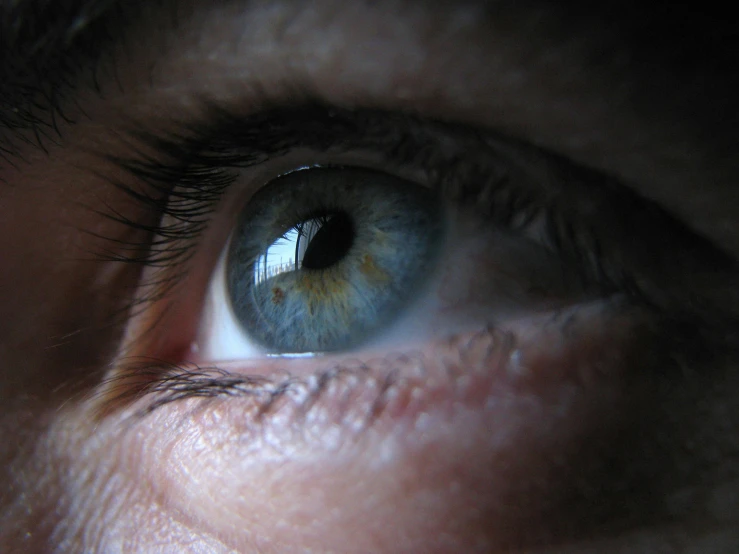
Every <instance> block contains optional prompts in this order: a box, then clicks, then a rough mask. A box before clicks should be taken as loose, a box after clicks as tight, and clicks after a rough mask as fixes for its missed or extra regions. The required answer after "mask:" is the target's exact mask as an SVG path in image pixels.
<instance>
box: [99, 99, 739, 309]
mask: <svg viewBox="0 0 739 554" xmlns="http://www.w3.org/2000/svg"><path fill="white" fill-rule="evenodd" d="M203 111H204V113H205V116H203V117H202V118H200V119H198V120H196V121H194V122H186V123H182V124H178V125H176V126H175V128H176V129H178V130H177V131H176V132H170V133H166V134H164V135H162V134H160V133H157V132H152V131H150V130H147V129H146V128H145V127H141V126H140V127H134V128H133V129H132V130H130V131H129V136H130V137H131V140H132V146H134V152H135V153H134V154H133V155H131V156H129V157H125V158H124V157H112V156H110V155H106V156H105V157H106V158H107V159H108V160H109V161H111V162H112V163H114V164H115V165H117V166H119V167H121V168H123V169H124V170H125V171H126V172H127V173H128V174H129V175H131V176H132V177H133V184H131V183H129V182H113V185H114V186H116V187H117V188H119V189H120V190H122V191H124V192H125V193H126V194H127V195H129V196H130V197H132V198H134V199H135V200H136V201H137V202H138V203H140V204H142V205H143V206H145V210H143V211H144V212H146V213H147V214H148V217H149V221H148V222H146V221H141V220H136V219H134V218H129V217H126V216H124V215H122V214H119V213H116V212H112V211H111V212H108V213H104V215H105V216H106V217H109V218H111V219H114V220H115V221H117V222H119V223H121V224H124V225H127V226H129V227H134V228H137V229H139V230H140V231H142V232H145V233H146V234H147V235H148V236H149V239H148V241H149V242H148V245H149V248H148V250H147V251H146V253H145V254H143V255H141V254H138V255H136V256H129V255H128V254H126V253H123V254H117V261H123V262H127V263H135V264H140V265H143V266H160V267H165V268H166V269H167V271H166V272H165V277H164V278H163V280H162V281H160V282H158V283H156V286H154V285H155V283H153V282H150V283H142V287H141V288H142V289H147V290H148V291H149V292H148V293H147V294H145V295H143V296H138V297H137V299H136V301H135V302H136V306H140V307H141V309H144V307H145V305H146V304H147V303H148V302H150V301H151V300H153V299H159V298H162V297H164V296H166V294H168V292H169V291H170V290H171V288H172V287H173V286H175V285H176V284H177V283H178V282H179V280H180V277H181V276H182V275H183V273H182V272H183V271H184V270H183V269H178V268H182V267H183V266H184V265H185V263H186V262H187V261H188V260H189V259H190V257H191V256H192V254H193V252H194V249H195V248H196V247H197V245H198V240H199V237H200V236H201V235H202V233H203V232H205V231H206V230H207V228H208V225H209V223H210V217H211V215H212V213H213V211H214V210H215V208H216V207H217V206H218V205H219V202H220V201H221V199H222V198H223V196H224V194H225V193H226V192H227V191H228V190H229V189H230V188H231V187H232V186H233V184H234V182H235V180H236V179H237V178H238V170H239V169H242V168H248V167H251V166H254V165H257V164H259V163H262V162H265V161H267V160H269V159H270V158H273V157H277V156H280V155H282V154H285V153H287V152H289V151H291V150H293V149H297V148H304V149H307V150H309V151H314V152H326V151H333V152H336V153H340V152H344V151H349V152H350V151H354V150H360V149H365V150H367V149H370V150H373V151H375V152H378V153H379V154H380V155H381V156H382V157H383V158H385V159H387V160H388V162H390V163H392V164H396V165H398V166H403V165H410V166H413V167H420V168H422V169H424V171H425V172H426V174H427V176H428V178H429V180H430V181H431V183H432V184H433V185H435V186H436V187H437V188H438V189H439V192H440V193H441V194H442V195H444V196H446V197H449V199H450V200H452V201H456V202H460V203H468V204H475V205H476V208H477V209H478V211H479V212H480V215H481V216H482V217H484V218H488V219H490V220H491V221H492V222H493V223H495V224H497V225H499V226H502V227H504V228H508V229H511V230H521V229H525V228H526V227H527V226H528V225H529V224H530V223H531V222H532V221H534V220H538V221H542V222H543V229H544V236H543V237H539V238H540V239H541V240H543V241H544V242H545V243H546V244H547V245H548V246H549V247H551V249H552V250H553V251H555V252H556V253H557V254H559V255H561V256H564V257H566V259H567V260H569V261H570V262H571V265H572V266H573V267H574V268H575V269H576V270H577V271H578V272H579V275H580V280H581V281H582V284H584V285H587V286H591V287H592V286H596V287H597V288H598V289H599V290H600V291H601V293H603V294H606V293H613V292H615V291H618V292H622V293H626V294H627V295H629V296H630V297H631V298H632V301H634V302H638V303H640V304H644V305H645V306H650V307H652V308H654V309H658V310H669V311H675V312H676V313H681V312H686V313H685V314H684V315H683V317H684V318H685V320H686V321H689V320H690V319H691V318H695V317H698V318H699V320H700V321H701V322H702V321H705V320H706V317H705V316H706V312H707V311H708V312H711V311H712V310H715V309H717V308H718V309H719V310H720V307H714V306H712V305H710V306H699V307H700V308H701V309H700V310H693V312H692V313H691V312H690V310H691V309H693V308H695V307H696V306H697V304H694V305H693V306H687V308H688V309H687V310H686V306H683V304H685V303H684V302H682V296H680V292H681V291H680V289H679V287H677V288H676V287H673V288H671V287H670V285H671V284H672V283H671V282H670V280H669V279H667V278H668V277H669V278H671V277H672V272H671V268H670V266H669V264H670V262H671V260H670V258H669V257H667V258H665V257H664V256H662V257H657V258H656V259H654V260H651V259H649V255H651V253H652V252H654V251H655V250H656V251H657V252H659V251H660V250H664V245H660V244H659V240H660V237H669V238H673V239H674V242H675V243H676V244H678V245H682V244H689V245H692V247H691V248H689V249H688V250H690V252H688V253H687V255H683V254H684V253H682V252H679V254H680V255H681V256H682V258H680V259H677V260H676V266H677V267H678V268H679V269H684V268H685V264H686V261H687V262H688V263H690V264H693V266H695V267H696V268H700V267H703V266H704V267H709V269H710V268H713V269H718V270H720V271H726V269H727V268H729V267H731V263H730V262H729V261H728V260H727V259H726V257H725V256H722V255H721V253H720V252H718V251H717V250H716V249H715V248H713V247H712V246H711V245H710V244H709V243H707V241H704V240H702V239H701V238H700V237H697V236H696V235H694V234H692V233H691V232H690V231H688V230H687V229H686V228H685V227H684V225H682V224H680V223H679V222H677V221H676V220H675V219H674V218H672V217H671V216H670V215H669V214H667V213H666V212H664V210H662V209H661V208H660V207H658V206H656V205H655V204H653V203H651V202H649V201H648V200H646V199H642V198H639V197H637V195H636V194H635V193H634V192H633V191H630V190H629V189H627V188H626V187H625V186H623V185H621V184H620V183H618V182H616V181H615V179H613V178H610V177H607V176H605V175H603V174H601V173H598V172H595V171H593V170H589V169H586V168H583V167H580V166H578V165H576V164H574V163H573V162H571V161H569V160H565V159H564V158H561V157H559V156H556V155H554V154H551V153H547V152H544V151H540V150H538V149H535V148H533V147H531V146H528V145H522V144H520V143H518V142H517V141H515V140H514V139H508V138H501V137H500V136H499V135H497V134H495V133H493V132H488V131H479V130H474V129H469V128H466V127H463V128H460V127H459V126H455V125H452V124H447V123H443V122H437V121H430V120H425V119H422V118H419V117H416V116H413V115H409V114H404V113H388V112H381V111H377V110H346V109H339V108H336V107H332V106H327V105H324V104H322V103H320V102H315V101H310V100H301V101H299V102H298V103H297V104H296V105H294V106H291V107H284V106H265V108H264V109H263V110H262V111H260V112H258V113H256V114H253V115H250V116H246V117H244V116H241V115H239V114H238V113H233V112H231V111H228V110H225V109H223V108H221V107H219V106H216V105H212V104H207V103H206V104H205V107H204V110H203ZM438 137H443V138H444V141H443V145H442V144H441V141H440V140H439V138H438ZM450 137H451V140H449V139H450ZM503 144H504V145H506V147H503V146H499V145H503ZM511 145H512V146H511ZM510 149H514V150H515V151H516V152H522V153H523V154H522V156H523V158H522V159H523V161H521V160H517V161H518V166H516V165H515V164H514V163H513V161H512V160H511V158H510V154H509V153H508V152H507V151H506V150H510ZM521 165H526V166H527V165H531V166H532V169H531V171H530V174H529V168H528V167H525V168H523V169H521V167H520V166H521ZM534 166H538V170H539V171H540V172H543V175H544V177H545V178H543V179H541V180H542V181H547V183H546V184H543V183H540V182H538V181H537V179H538V178H540V177H541V175H539V176H538V177H537V172H536V170H535V169H536V168H535V167H534ZM513 167H516V168H517V169H516V170H517V171H519V175H518V176H511V175H510V174H509V173H510V171H511V169H510V168H513ZM521 175H523V176H524V177H523V179H522V178H521ZM521 181H525V182H521ZM582 196H587V203H588V206H586V209H587V208H588V207H589V205H590V204H594V205H597V203H598V202H600V203H601V204H602V205H604V206H606V207H607V208H608V209H609V210H611V212H612V214H611V219H614V218H616V219H617V221H616V225H614V226H613V228H609V229H605V231H606V234H607V235H608V239H609V240H608V241H607V242H606V243H604V242H603V240H602V239H603V236H602V235H603V234H604V229H602V228H601V229H597V230H596V229H594V228H593V226H594V225H597V224H598V221H597V220H596V221H595V223H593V221H590V220H587V218H585V217H583V216H581V214H580V213H579V212H578V210H581V208H579V207H578V206H577V205H576V204H577V202H578V197H582ZM613 214H616V215H615V216H614V215H613ZM627 217H631V218H632V219H633V220H634V221H638V226H637V227H636V228H633V226H632V225H631V224H630V222H628V221H625V220H624V221H621V220H620V219H618V218H624V219H625V218H627ZM591 219H592V218H591ZM638 233H641V234H642V235H643V237H640V242H639V244H637V245H636V246H634V247H633V248H632V246H633V245H629V244H624V243H626V242H628V241H626V240H625V239H626V238H628V237H629V236H633V235H634V234H638ZM655 245H656V246H658V248H655ZM128 247H130V249H131V250H132V251H134V252H140V248H141V243H140V242H136V243H132V244H129V245H128ZM630 249H631V250H630ZM124 250H125V248H124ZM100 257H103V258H104V259H110V257H109V256H108V257H106V255H105V253H103V254H102V255H101V256H100ZM680 264H682V266H681V265H680ZM160 279H161V278H160ZM130 308H131V307H130V306H129V307H127V309H128V310H129V311H130Z"/></svg>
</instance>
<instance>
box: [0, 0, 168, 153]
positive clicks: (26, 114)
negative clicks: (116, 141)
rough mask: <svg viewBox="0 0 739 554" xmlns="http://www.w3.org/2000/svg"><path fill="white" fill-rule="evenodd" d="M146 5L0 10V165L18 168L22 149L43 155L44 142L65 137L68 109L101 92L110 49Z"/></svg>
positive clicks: (86, 0)
mask: <svg viewBox="0 0 739 554" xmlns="http://www.w3.org/2000/svg"><path fill="white" fill-rule="evenodd" d="M144 4H145V3H144V2H136V1H134V2H125V0H10V1H9V2H3V3H2V4H0V56H1V57H0V159H4V160H5V161H6V162H9V163H13V160H12V158H14V157H15V156H17V155H18V154H19V152H18V148H19V146H20V144H22V143H31V144H34V145H36V146H38V147H40V148H42V149H43V148H44V143H45V141H46V140H51V141H54V140H55V139H56V138H58V137H59V126H58V125H59V120H64V121H67V122H71V121H72V117H71V115H70V114H69V111H68V108H69V106H71V105H73V98H74V92H75V89H76V87H78V86H80V85H81V84H86V85H88V86H89V87H90V88H92V89H93V90H95V89H99V87H98V84H97V75H96V70H97V68H98V67H99V64H100V63H101V61H102V60H103V59H104V58H105V57H106V56H110V50H111V46H112V45H113V44H114V43H116V42H118V41H120V39H121V37H122V35H123V33H124V32H125V30H126V29H127V28H129V27H130V26H131V23H132V21H133V20H134V19H135V18H136V17H137V16H139V13H140V12H141V11H142V7H143V6H144ZM153 4H157V5H161V4H162V2H160V1H159V0H156V1H154V2H153ZM111 61H112V60H111ZM81 80H84V81H85V82H84V83H81V82H80V81H81ZM75 111H77V110H75Z"/></svg>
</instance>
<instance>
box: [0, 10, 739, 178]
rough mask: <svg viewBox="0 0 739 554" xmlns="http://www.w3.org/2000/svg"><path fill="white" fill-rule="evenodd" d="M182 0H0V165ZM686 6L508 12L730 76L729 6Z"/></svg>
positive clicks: (48, 132) (54, 126)
mask: <svg viewBox="0 0 739 554" xmlns="http://www.w3.org/2000/svg"><path fill="white" fill-rule="evenodd" d="M473 1H474V0H473ZM480 1H484V0H480ZM244 2H245V3H247V2H248V0H244ZM186 3H193V4H197V0H196V1H195V2H186V1H184V0H148V1H142V0H7V1H5V2H2V1H0V164H1V163H2V162H3V161H4V162H6V163H10V164H13V163H14V160H15V159H16V158H17V157H18V156H20V150H21V146H23V145H26V144H30V145H32V146H36V147H39V148H41V149H45V146H44V144H45V143H46V142H47V141H51V142H54V141H56V140H57V139H59V138H60V132H59V122H60V121H64V122H65V123H74V121H75V119H76V118H77V117H79V116H80V115H81V114H82V115H83V114H84V110H83V109H82V108H81V107H80V106H79V105H77V104H76V103H75V97H76V92H77V90H78V89H79V88H80V87H87V88H89V89H92V90H97V91H99V90H100V84H99V82H98V75H99V71H100V69H101V67H103V66H104V65H105V66H107V68H109V69H110V70H111V71H112V72H113V74H114V72H115V60H114V59H113V46H114V45H116V44H118V43H120V42H122V41H124V40H125V35H126V33H127V32H129V30H132V29H135V28H136V27H137V22H138V21H143V20H146V19H148V20H151V19H152V17H161V16H162V14H167V13H169V14H170V15H171V16H172V17H171V18H170V19H171V21H170V22H174V21H175V20H176V18H177V15H176V12H177V9H178V7H179V6H180V5H183V4H186ZM217 3H218V2H217V1H216V2H215V3H214V5H216V4H217ZM485 3H486V4H488V5H489V10H490V12H491V13H495V12H496V11H497V9H498V7H502V8H503V9H504V10H506V9H509V8H510V5H508V3H507V2H506V1H505V0H491V1H489V2H485ZM686 4H687V5H682V4H681V5H679V6H675V7H673V6H671V7H670V9H669V10H667V9H665V8H664V7H663V6H662V5H660V4H659V3H656V2H655V3H650V2H641V3H639V6H638V7H634V6H631V5H630V4H629V3H628V2H626V3H624V2H622V1H620V0H619V1H610V0H604V1H603V2H601V3H594V4H593V5H590V6H586V7H583V5H582V4H581V3H578V2H573V1H569V0H563V1H562V2H558V3H551V2H540V1H538V0H526V1H523V0H519V1H518V2H516V5H517V7H516V9H515V10H514V11H515V12H516V13H517V16H519V17H526V16H527V15H528V12H529V11H530V12H531V13H530V16H531V17H534V18H536V17H539V16H542V15H544V16H546V17H550V16H553V17H555V18H556V19H558V20H560V21H562V22H563V27H564V29H565V31H563V36H565V37H567V36H569V35H570V34H572V35H577V34H579V33H582V32H592V29H593V28H598V27H600V26H601V25H604V27H605V28H609V29H611V30H613V29H619V31H618V33H617V34H618V35H619V36H620V40H621V41H623V42H625V43H632V42H633V44H634V45H637V46H636V48H635V50H636V51H638V53H639V54H643V53H647V55H648V52H649V51H652V50H654V51H662V52H663V53H664V52H665V51H670V52H671V54H670V55H669V56H668V58H671V62H672V63H673V64H677V65H679V66H680V67H682V68H683V70H685V71H689V70H690V69H688V67H687V66H689V67H690V68H691V69H692V68H696V69H697V68H698V67H699V66H702V68H703V69H704V70H705V68H706V67H705V66H710V65H713V66H716V65H721V66H723V70H721V71H719V72H720V73H724V74H726V73H727V71H728V73H729V74H735V69H734V68H735V67H736V63H739V50H737V49H736V48H735V46H736V44H737V37H739V33H738V32H737V30H736V26H735V24H734V23H733V22H734V18H732V17H728V16H727V17H722V16H721V14H722V13H724V11H725V10H727V9H728V8H725V7H724V8H723V10H724V11H722V10H721V9H719V10H718V11H717V10H714V9H712V8H714V7H717V6H714V4H716V2H714V1H713V0H704V1H703V2H702V3H701V4H698V3H697V2H688V3H686ZM542 7H543V11H539V10H540V9H542ZM591 23H592V24H591ZM570 24H571V25H570ZM570 26H571V27H572V33H570V31H569V30H567V29H569V28H570ZM665 61H666V60H665ZM727 68H728V70H727ZM699 72H700V70H699ZM107 77H109V75H107V76H106V78H107Z"/></svg>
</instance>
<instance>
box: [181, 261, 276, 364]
mask: <svg viewBox="0 0 739 554" xmlns="http://www.w3.org/2000/svg"><path fill="white" fill-rule="evenodd" d="M227 253H228V246H226V248H224V249H223V252H222V253H221V256H220V258H219V259H218V264H217V265H216V268H215V271H214V272H213V276H212V277H211V281H210V284H209V285H208V290H207V293H206V296H205V301H204V304H203V311H202V317H201V320H200V327H199V331H198V335H197V337H198V338H197V342H195V343H193V345H194V347H195V348H193V350H194V351H197V353H198V357H199V358H200V359H203V360H208V361H213V362H216V361H224V360H236V359H246V358H252V357H254V356H256V355H261V352H260V349H259V347H258V346H257V345H255V344H253V343H252V342H251V341H249V339H248V338H247V337H246V336H245V335H244V333H243V331H241V329H240V327H239V324H238V320H237V319H236V315H235V314H234V312H233V309H232V308H231V302H229V300H228V290H227V287H226V255H227Z"/></svg>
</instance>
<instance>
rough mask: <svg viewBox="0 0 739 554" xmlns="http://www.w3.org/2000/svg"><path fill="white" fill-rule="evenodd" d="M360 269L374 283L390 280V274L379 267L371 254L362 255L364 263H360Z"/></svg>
mask: <svg viewBox="0 0 739 554" xmlns="http://www.w3.org/2000/svg"><path fill="white" fill-rule="evenodd" d="M359 271H361V272H362V274H363V275H364V276H365V277H367V280H369V281H371V282H374V283H387V282H388V281H389V280H390V276H389V275H388V274H387V273H386V272H385V271H383V270H382V269H380V268H379V267H377V264H376V263H375V258H374V257H373V256H371V255H369V254H365V255H364V256H362V263H361V264H360V265H359Z"/></svg>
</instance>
